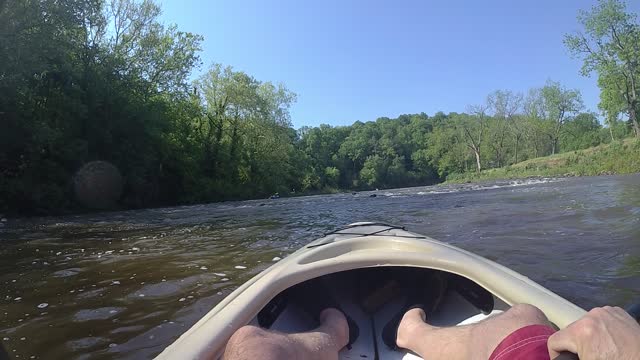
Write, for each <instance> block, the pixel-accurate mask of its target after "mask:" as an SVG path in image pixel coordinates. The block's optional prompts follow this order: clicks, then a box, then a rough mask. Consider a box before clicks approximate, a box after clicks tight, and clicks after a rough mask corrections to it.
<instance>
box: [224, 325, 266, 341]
mask: <svg viewBox="0 0 640 360" xmlns="http://www.w3.org/2000/svg"><path fill="white" fill-rule="evenodd" d="M265 335H266V331H265V330H263V329H261V328H259V327H257V326H251V325H246V326H243V327H241V328H240V329H238V330H236V332H235V333H233V335H232V336H231V338H230V339H229V342H228V344H229V345H235V344H240V343H244V342H246V341H250V340H258V339H260V338H263V337H264V336H265ZM227 346H228V345H227Z"/></svg>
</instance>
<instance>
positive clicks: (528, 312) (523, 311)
mask: <svg viewBox="0 0 640 360" xmlns="http://www.w3.org/2000/svg"><path fill="white" fill-rule="evenodd" d="M507 313H508V314H509V315H511V316H512V317H513V318H515V319H517V320H518V322H520V323H521V324H522V325H548V324H549V320H548V319H547V316H546V315H545V314H544V313H543V312H542V310H540V309H538V308H537V307H535V306H533V305H529V304H516V305H514V306H512V307H511V309H509V310H508V311H507Z"/></svg>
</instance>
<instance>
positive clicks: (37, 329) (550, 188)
mask: <svg viewBox="0 0 640 360" xmlns="http://www.w3.org/2000/svg"><path fill="white" fill-rule="evenodd" d="M376 194H377V195H378V196H377V197H375V198H371V197H369V195H370V192H364V193H358V194H356V195H351V194H334V195H324V196H310V197H300V198H290V199H277V200H256V201H243V202H231V203H221V204H210V205H197V206H183V207H175V208H164V209H149V210H138V211H124V212H117V213H105V214H91V215H78V216H66V217H51V218H40V219H16V220H11V221H10V222H9V224H8V226H6V227H5V228H4V229H2V230H0V244H2V245H1V247H0V283H2V284H3V290H2V293H1V294H0V296H2V304H3V305H2V312H1V313H0V315H1V316H2V317H1V318H0V324H1V326H0V336H1V338H2V339H3V343H4V345H5V347H6V348H7V349H8V350H9V352H10V353H11V354H12V355H14V356H15V355H20V358H29V357H31V356H36V357H45V358H88V357H91V358H98V359H100V358H104V359H110V358H131V359H134V358H135V359H139V358H151V357H153V356H154V355H156V354H158V353H159V352H160V351H162V349H163V348H164V347H165V346H167V345H168V344H170V343H171V342H172V341H173V340H175V339H176V338H177V337H178V336H180V334H182V333H183V332H184V331H185V330H186V329H188V328H189V327H190V326H191V325H192V324H194V323H195V322H196V321H197V320H198V319H199V318H200V317H201V316H203V315H204V314H205V313H206V312H207V311H208V310H210V309H211V308H212V307H213V306H214V305H215V304H217V303H218V302H219V301H220V300H221V299H222V298H224V296H226V295H227V294H228V293H229V292H231V291H233V290H234V289H235V288H236V287H237V286H239V285H240V284H242V283H243V282H245V281H246V280H248V279H249V278H250V277H252V276H254V275H255V274H257V273H259V272H260V271H261V270H263V269H265V268H266V267H267V266H269V265H270V264H272V263H273V262H274V261H277V260H278V259H279V258H282V257H284V256H286V255H287V254H289V253H291V252H293V251H295V250H296V249H298V248H299V247H301V246H303V245H304V244H306V243H308V242H309V241H311V240H313V239H315V238H317V237H319V236H321V235H322V234H323V233H326V232H328V231H331V230H333V229H334V228H336V227H339V226H344V225H345V224H348V223H351V222H356V221H383V222H388V223H395V224H401V225H404V226H406V227H407V229H409V230H412V231H416V232H419V233H423V234H426V235H429V236H432V237H434V238H436V239H439V240H442V241H445V242H449V243H452V244H454V245H457V246H460V247H462V248H464V249H467V250H470V251H473V252H475V253H477V254H479V255H482V256H485V257H487V258H489V259H491V260H494V261H497V262H499V263H501V264H503V265H506V266H508V267H511V268H513V269H514V270H516V271H518V272H521V273H523V274H524V275H527V276H529V277H531V278H532V279H533V280H534V281H537V282H540V283H541V284H542V285H544V286H546V287H548V288H550V289H551V290H553V291H555V292H557V293H558V294H560V295H561V296H563V297H566V298H567V299H569V300H571V301H574V302H575V303H577V304H578V305H580V306H583V307H585V308H589V307H593V306H596V305H602V304H607V303H609V304H619V305H625V304H627V303H629V302H631V301H633V300H634V299H637V298H639V297H640V292H639V291H638V289H640V176H638V175H632V176H616V177H595V178H579V179H561V180H554V179H551V180H549V179H547V180H544V179H543V180H540V181H537V182H536V183H533V184H530V183H525V182H496V183H485V184H481V185H477V184H467V185H453V186H448V187H419V188H408V189H393V190H384V191H379V192H376Z"/></svg>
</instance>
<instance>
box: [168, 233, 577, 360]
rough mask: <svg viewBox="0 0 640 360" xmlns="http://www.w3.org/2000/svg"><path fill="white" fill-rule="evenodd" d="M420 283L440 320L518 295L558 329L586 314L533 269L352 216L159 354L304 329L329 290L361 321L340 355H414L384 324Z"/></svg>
mask: <svg viewBox="0 0 640 360" xmlns="http://www.w3.org/2000/svg"><path fill="white" fill-rule="evenodd" d="M433 276H436V277H439V278H442V279H444V281H445V283H446V286H445V288H444V290H441V291H436V290H434V289H433V288H430V287H429V286H430V285H429V284H430V282H429V281H423V280H420V279H428V278H429V277H433ZM310 281H314V282H315V283H316V284H319V283H321V284H322V286H315V287H314V286H311V287H309V286H306V287H304V289H305V292H306V293H305V295H304V296H292V295H291V294H292V293H296V289H302V286H303V284H305V283H308V282H310ZM398 284H399V285H398ZM416 288H417V289H422V288H424V289H425V292H424V294H425V295H424V296H432V295H434V296H435V293H436V292H438V293H440V292H441V294H440V295H439V298H441V299H442V300H441V301H440V302H439V304H438V306H437V307H436V308H435V310H434V311H433V313H432V314H430V317H429V322H430V323H431V324H433V325H436V326H455V325H463V324H468V323H473V322H477V321H480V320H482V319H484V318H486V317H487V316H491V315H492V314H497V313H500V312H502V311H506V310H508V309H509V307H510V306H512V305H514V304H517V303H530V304H533V305H535V306H537V307H538V308H540V309H541V310H542V311H543V312H544V313H545V314H546V315H547V317H548V318H549V319H550V321H551V322H553V323H554V324H556V325H557V326H558V327H559V328H562V327H565V326H567V325H568V324H569V323H571V322H573V321H574V320H576V319H577V318H579V317H580V316H582V315H583V314H584V313H585V311H584V310H583V309H581V308H579V307H578V306H576V305H574V304H572V303H570V302H569V301H567V300H565V299H563V298H561V297H560V296H558V295H556V294H554V293H553V292H551V291H549V290H548V289H545V288H544V287H542V286H540V285H538V284H536V283H535V282H533V281H531V280H530V279H529V278H527V277H525V276H523V275H521V274H518V273H516V272H514V271H512V270H510V269H508V268H506V267H504V266H501V265H499V264H497V263H495V262H493V261H490V260H488V259H485V258H483V257H480V256H478V255H475V254H473V253H470V252H467V251H464V250H462V249H459V248H457V247H455V246H452V245H449V244H445V243H442V242H439V241H437V240H434V239H432V238H429V237H427V236H424V235H420V234H416V233H412V232H409V231H407V230H405V229H404V228H403V227H398V226H393V225H388V224H382V223H356V224H353V226H347V227H345V228H341V229H339V230H336V231H334V232H331V233H328V234H327V235H325V236H324V237H322V238H319V239H317V240H315V241H312V242H311V243H309V244H308V245H307V246H305V247H302V248H300V249H299V250H297V251H296V252H294V253H292V254H291V255H289V256H288V257H286V258H285V259H283V260H281V261H279V262H277V263H275V264H274V265H272V266H271V267H269V268H268V269H266V270H264V271H263V272H261V273H260V274H258V275H256V276H255V277H253V278H252V279H250V280H249V281H247V282H246V283H245V284H243V285H241V286H240V287H239V288H238V289H236V290H235V291H234V292H232V293H231V294H229V295H228V296H227V297H226V298H225V299H223V300H222V301H221V302H220V303H219V304H218V305H217V306H215V307H214V308H213V309H212V310H211V311H209V312H208V313H207V314H205V315H204V316H203V317H202V318H201V319H200V320H199V321H198V322H197V323H196V324H195V325H193V326H192V327H191V329H189V330H188V331H187V332H185V333H184V334H183V335H182V336H181V337H180V338H179V339H178V340H176V341H175V342H174V343H173V344H172V345H170V346H169V347H167V348H166V349H165V350H164V351H163V352H162V353H161V354H160V355H159V356H158V358H159V359H178V358H180V359H204V358H207V359H211V358H219V357H220V356H221V355H222V353H223V352H224V347H225V345H226V342H227V340H228V339H229V337H230V336H231V335H232V334H233V333H234V332H235V331H236V330H237V329H238V328H240V327H242V326H244V325H247V324H252V325H256V326H258V325H264V326H263V327H266V328H269V329H273V330H277V331H282V332H300V331H308V330H310V329H312V328H313V327H315V325H317V323H316V320H315V319H314V317H315V316H316V315H317V314H308V310H307V311H305V308H308V306H306V304H305V300H304V299H314V298H321V297H327V296H330V297H331V298H332V299H335V301H336V302H337V306H339V308H340V309H341V310H342V311H343V312H344V313H345V314H347V315H348V316H349V317H350V318H351V319H352V320H353V322H354V323H355V324H357V327H358V328H359V336H358V338H357V340H356V341H355V342H354V343H353V344H352V346H351V349H348V348H345V349H343V350H341V352H340V359H365V358H369V359H376V358H379V359H418V357H417V356H415V355H413V354H410V353H406V352H402V351H395V350H391V349H390V348H389V347H387V346H386V345H385V343H384V341H383V339H382V329H383V328H384V326H385V325H386V324H387V323H388V322H389V320H390V319H391V318H392V317H393V316H394V315H396V314H397V313H398V312H399V311H402V308H403V306H404V302H405V301H406V299H407V297H408V296H410V295H409V294H410V292H411V290H410V289H416ZM314 289H315V290H314ZM320 289H325V290H320ZM327 289H328V290H327ZM298 293H299V291H298ZM372 304H376V305H375V306H373V305H372ZM365 310H366V311H365ZM265 314H266V315H265ZM265 318H269V319H270V321H268V322H265V321H264V319H265Z"/></svg>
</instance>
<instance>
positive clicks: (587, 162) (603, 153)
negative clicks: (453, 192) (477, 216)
mask: <svg viewBox="0 0 640 360" xmlns="http://www.w3.org/2000/svg"><path fill="white" fill-rule="evenodd" d="M637 172H640V140H638V139H625V140H624V141H615V142H613V143H611V144H605V145H600V146H596V147H592V148H588V149H584V150H578V151H571V152H566V153H562V154H556V155H551V156H545V157H539V158H535V159H529V160H526V161H522V162H519V163H517V164H513V165H510V166H505V167H502V168H497V169H489V170H484V171H482V172H481V173H480V174H477V173H466V174H461V175H455V176H450V177H449V178H447V181H446V182H447V183H460V182H468V181H482V180H498V179H520V178H528V177H537V176H595V175H611V174H631V173H637Z"/></svg>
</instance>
